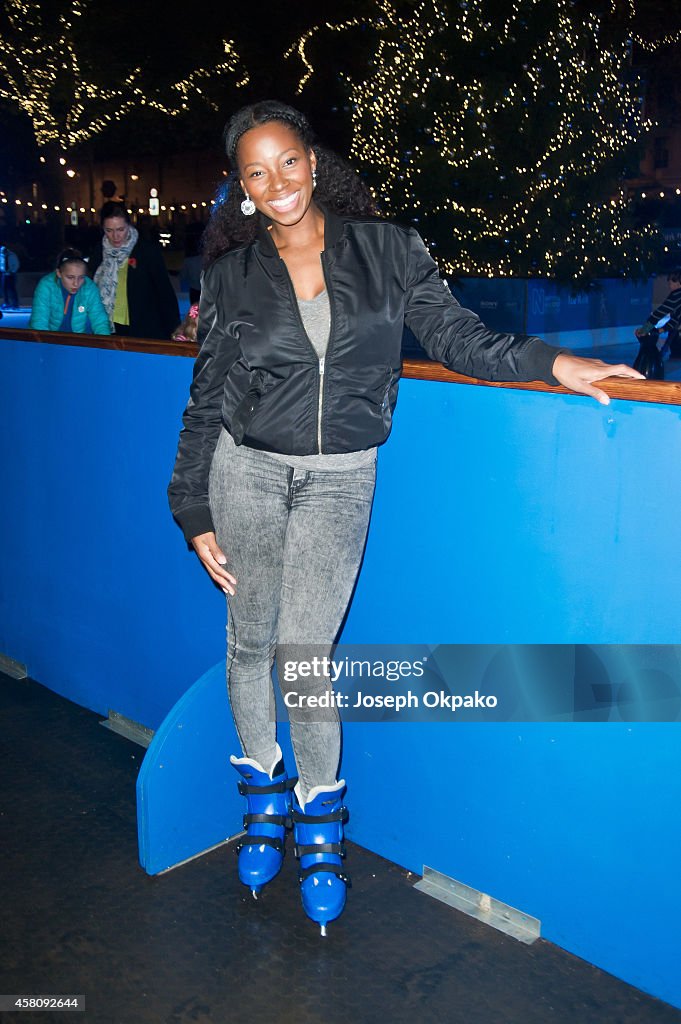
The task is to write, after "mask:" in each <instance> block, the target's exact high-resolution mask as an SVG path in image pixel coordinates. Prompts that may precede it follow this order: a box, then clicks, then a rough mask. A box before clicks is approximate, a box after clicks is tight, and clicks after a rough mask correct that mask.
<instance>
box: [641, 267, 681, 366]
mask: <svg viewBox="0 0 681 1024" xmlns="http://www.w3.org/2000/svg"><path fill="white" fill-rule="evenodd" d="M667 284H668V285H669V294H668V295H667V298H666V299H665V300H664V302H661V303H660V305H659V306H656V307H655V309H654V310H653V311H652V313H651V314H650V316H649V317H648V319H647V320H646V322H645V323H644V324H642V325H641V327H639V328H638V330H637V331H636V332H635V333H636V337H637V338H642V337H643V336H644V335H646V334H649V333H650V331H651V330H652V329H653V327H654V326H655V324H657V323H659V322H660V320H662V318H663V317H665V316H669V320H668V322H667V325H666V328H665V329H666V330H667V331H668V334H667V342H666V344H667V346H668V347H669V354H670V355H671V356H672V358H674V359H679V358H681V339H680V338H679V329H680V328H681V267H675V268H674V270H670V272H669V273H668V274H667Z"/></svg>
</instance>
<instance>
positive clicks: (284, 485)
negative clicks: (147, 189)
mask: <svg viewBox="0 0 681 1024" xmlns="http://www.w3.org/2000/svg"><path fill="white" fill-rule="evenodd" d="M225 143H226V150H227V155H228V157H229V159H230V162H231V164H232V167H233V175H232V178H231V187H230V190H229V193H228V196H227V199H226V202H225V203H224V204H223V205H222V206H221V207H219V208H218V210H217V212H216V214H215V215H214V218H213V220H212V222H211V225H210V226H209V229H208V236H207V245H206V253H207V256H208V264H209V265H208V267H207V270H206V272H205V275H204V281H203V290H202V294H201V304H200V310H199V331H198V341H199V342H200V343H201V351H200V353H199V356H198V358H197V361H196V365H195V370H194V381H193V385H192V389H191V396H190V402H189V404H188V406H187V409H186V411H185V415H184V429H183V430H182V433H181V435H180V443H179V450H178V455H177V461H176V464H175V471H174V474H173V478H172V480H171V483H170V487H169V495H170V503H171V508H172V510H173V513H174V515H175V517H176V519H177V520H178V522H179V523H180V525H181V527H182V529H183V531H184V534H185V537H186V538H187V540H188V541H189V542H190V543H191V544H192V546H193V547H194V549H195V551H196V553H197V555H198V556H199V558H200V560H201V562H202V563H203V565H204V567H205V568H206V570H207V572H208V574H209V575H210V577H211V578H212V580H213V581H214V582H215V583H216V584H217V585H218V586H219V587H221V588H222V590H223V591H224V592H225V593H226V594H227V595H228V609H227V611H228V622H229V630H228V637H229V639H228V654H227V675H228V680H227V681H228V689H229V697H230V703H231V707H232V711H233V714H234V718H235V722H236V726H237V731H238V734H239V739H240V742H241V745H242V756H240V757H232V763H233V765H234V767H235V769H236V771H237V772H238V773H239V775H240V776H241V777H242V778H241V781H240V783H239V788H240V791H241V792H242V793H243V795H245V796H246V797H247V802H248V813H247V815H246V818H245V823H246V826H247V835H246V837H245V839H244V840H243V842H242V843H241V844H240V853H239V876H240V878H241V880H242V882H244V884H246V885H248V886H249V887H250V888H251V889H252V891H253V894H254V895H257V893H258V892H259V890H260V889H261V888H262V887H263V885H265V884H266V883H267V882H269V881H270V880H271V879H272V878H273V877H274V876H275V875H276V874H277V872H278V871H279V868H280V866H281V862H282V857H283V850H284V842H285V828H286V822H287V821H288V819H289V812H290V810H291V806H290V805H291V790H292V789H293V811H292V818H293V823H294V833H295V840H296V855H297V856H298V857H299V858H300V867H301V870H300V875H299V878H300V885H301V895H302V901H303V907H304V909H305V911H306V913H307V914H308V916H309V917H310V918H312V920H314V921H316V922H317V923H319V924H320V925H321V929H322V934H325V929H326V925H327V924H328V922H329V921H332V920H334V918H336V917H338V915H339V914H340V913H341V912H342V910H343V907H344V904H345V896H346V884H347V881H348V879H347V876H346V874H345V871H344V867H343V863H342V857H343V855H344V850H343V846H342V838H343V821H344V819H345V815H346V812H345V808H344V807H343V804H342V793H343V790H344V788H345V783H344V781H343V780H340V781H339V780H337V777H336V772H337V769H338V764H339V757H340V725H339V718H338V710H337V707H336V706H335V704H334V702H333V701H332V700H331V699H330V698H329V696H328V695H329V694H330V692H331V682H330V680H329V677H328V672H326V671H324V669H323V668H322V669H321V670H320V671H319V672H314V673H312V674H310V673H309V672H307V671H304V669H303V666H304V665H307V666H309V665H310V664H317V665H321V666H323V665H325V664H328V656H329V655H330V653H331V649H332V645H333V643H334V641H335V639H336V636H337V634H338V631H339V629H340V625H341V622H342V619H343V616H344V614H345V611H346V608H347V606H348V602H349V600H350V596H351V593H352V589H353V586H354V582H355V578H356V575H357V572H358V569H359V565H360V561H361V558H362V552H363V548H364V543H365V539H366V533H367V527H368V523H369V515H370V511H371V504H372V500H373V493H374V482H375V465H376V449H377V447H378V446H380V445H381V444H383V443H384V441H386V440H387V437H388V435H389V433H390V430H391V426H392V417H393V411H394V408H395V403H396V400H397V389H398V383H399V379H400V375H401V342H402V332H403V327H404V325H405V324H406V325H407V326H408V327H409V328H410V329H411V330H412V331H413V333H414V334H415V335H416V337H417V339H418V341H419V342H420V344H421V345H422V346H423V347H424V349H425V350H426V351H427V352H428V354H429V355H430V356H431V357H432V358H433V359H435V360H437V361H439V362H442V363H444V365H445V366H447V367H448V368H449V369H452V370H455V371H458V372H461V373H464V374H467V375H468V376H472V377H477V378H481V379H483V380H492V381H532V380H542V381H544V382H546V383H548V384H557V383H563V384H565V385H567V386H568V387H572V388H573V389H576V390H579V391H583V392H585V393H587V394H592V395H594V397H596V398H599V400H605V401H607V396H605V395H604V394H603V392H601V391H599V390H598V389H597V388H594V387H593V384H592V382H593V381H594V380H598V379H599V378H601V377H606V376H610V375H611V374H613V373H619V374H622V375H624V376H629V377H639V376H640V375H639V374H638V373H636V371H634V370H632V369H630V368H629V367H625V366H617V367H610V366H606V365H605V364H604V363H600V362H597V361H592V360H586V359H577V358H575V357H574V356H572V355H570V354H569V353H566V352H564V351H561V350H558V349H555V348H552V347H551V346H549V345H546V344H545V343H544V342H543V341H541V340H540V339H539V338H534V337H529V336H527V335H509V334H501V333H498V332H494V331H490V330H488V329H487V328H486V327H485V326H484V324H482V323H481V322H480V320H479V319H478V317H477V316H476V315H475V314H474V313H472V312H471V311H470V310H467V309H463V308H462V307H461V306H460V305H459V304H458V303H457V302H456V300H455V299H454V298H453V296H452V294H451V292H450V290H449V288H448V286H447V284H446V282H444V281H443V280H442V279H441V278H440V276H439V274H438V270H437V267H436V265H435V263H434V261H433V260H432V259H431V257H430V255H429V253H428V251H427V249H426V247H425V245H424V243H423V241H422V240H421V239H420V237H419V236H418V234H417V233H416V231H414V230H413V228H403V227H400V226H398V225H396V224H392V223H389V222H387V221H385V220H381V219H379V218H378V217H377V216H376V211H375V209H374V204H373V201H372V198H371V195H370V193H369V192H368V190H367V189H366V187H365V186H364V185H363V183H362V181H361V179H360V178H359V177H358V175H357V174H355V172H354V171H352V169H351V168H350V167H349V166H348V165H347V164H346V163H345V162H344V161H342V160H341V159H340V158H339V157H337V156H336V155H335V154H331V153H329V152H328V151H326V150H324V149H323V148H322V147H321V146H319V145H318V144H317V142H316V140H315V139H314V136H313V134H312V131H311V129H310V126H309V124H308V122H307V119H306V118H305V117H304V116H303V115H302V114H301V113H299V112H298V111H296V110H293V109H292V108H291V107H287V106H284V105H283V104H281V103H276V102H273V101H267V102H264V103H259V104H256V105H254V106H251V107H246V108H244V109H243V110H241V111H239V112H238V113H237V114H236V115H235V116H234V118H232V120H231V121H230V123H229V125H228V126H227V130H226V133H225ZM275 659H276V662H277V666H278V680H279V686H280V688H281V690H282V694H283V697H284V702H285V703H290V700H289V697H288V695H289V694H290V693H292V692H295V693H297V694H298V695H303V696H304V697H305V701H304V706H303V707H301V706H300V703H296V704H295V705H294V706H292V707H291V708H290V711H289V721H290V726H291V740H292V744H293V749H294V752H295V759H296V767H297V769H298V779H297V780H296V779H292V778H290V777H289V775H288V773H287V770H286V769H285V767H284V764H283V761H282V757H281V750H280V748H279V746H278V744H277V737H276V723H275V721H274V715H273V714H272V713H271V710H270V709H271V708H272V707H273V692H272V679H271V669H272V666H273V664H274V662H275ZM295 663H298V664H299V666H300V671H298V672H296V673H293V674H292V673H291V671H290V666H291V664H295ZM284 664H286V665H287V666H288V671H284ZM292 675H293V677H294V678H293V677H292ZM312 708H314V709H315V710H310V709H312Z"/></svg>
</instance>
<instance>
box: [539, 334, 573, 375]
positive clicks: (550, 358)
mask: <svg viewBox="0 0 681 1024" xmlns="http://www.w3.org/2000/svg"><path fill="white" fill-rule="evenodd" d="M535 341H536V342H537V346H536V348H535V349H533V351H532V373H536V377H534V378H533V380H541V381H543V382H544V383H545V384H553V385H554V386H555V385H557V384H560V381H558V380H556V378H555V377H554V376H553V364H554V363H555V361H556V358H557V356H559V355H563V354H564V355H568V356H571V355H572V352H571V351H570V349H569V348H554V346H553V345H547V344H546V342H545V341H542V340H541V338H535Z"/></svg>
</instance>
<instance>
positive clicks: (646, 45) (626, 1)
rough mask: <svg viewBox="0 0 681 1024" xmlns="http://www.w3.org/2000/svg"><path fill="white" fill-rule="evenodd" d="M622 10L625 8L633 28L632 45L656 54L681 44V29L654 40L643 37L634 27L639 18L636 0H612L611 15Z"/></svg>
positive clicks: (625, 13)
mask: <svg viewBox="0 0 681 1024" xmlns="http://www.w3.org/2000/svg"><path fill="white" fill-rule="evenodd" d="M622 8H624V16H625V18H626V19H627V21H628V22H629V24H630V26H631V27H630V36H631V41H632V43H635V44H637V45H638V46H640V47H642V48H643V49H644V50H645V51H646V52H647V53H656V52H657V50H662V49H664V48H665V47H667V46H676V45H677V44H678V43H680V42H681V28H676V29H672V30H671V31H669V32H666V33H665V34H664V35H663V36H658V37H656V38H654V39H653V38H650V37H648V36H645V35H643V34H642V33H641V32H638V31H637V30H636V28H635V27H634V26H635V23H636V21H637V20H638V16H639V11H638V8H637V6H636V0H610V12H611V14H618V13H620V11H621V9H622Z"/></svg>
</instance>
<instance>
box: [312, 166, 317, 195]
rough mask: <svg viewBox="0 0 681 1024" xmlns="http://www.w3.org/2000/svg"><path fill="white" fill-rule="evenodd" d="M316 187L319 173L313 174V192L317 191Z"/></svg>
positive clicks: (314, 172)
mask: <svg viewBox="0 0 681 1024" xmlns="http://www.w3.org/2000/svg"><path fill="white" fill-rule="evenodd" d="M316 187H317V172H316V171H313V172H312V191H313V192H314V190H315V189H316Z"/></svg>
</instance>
